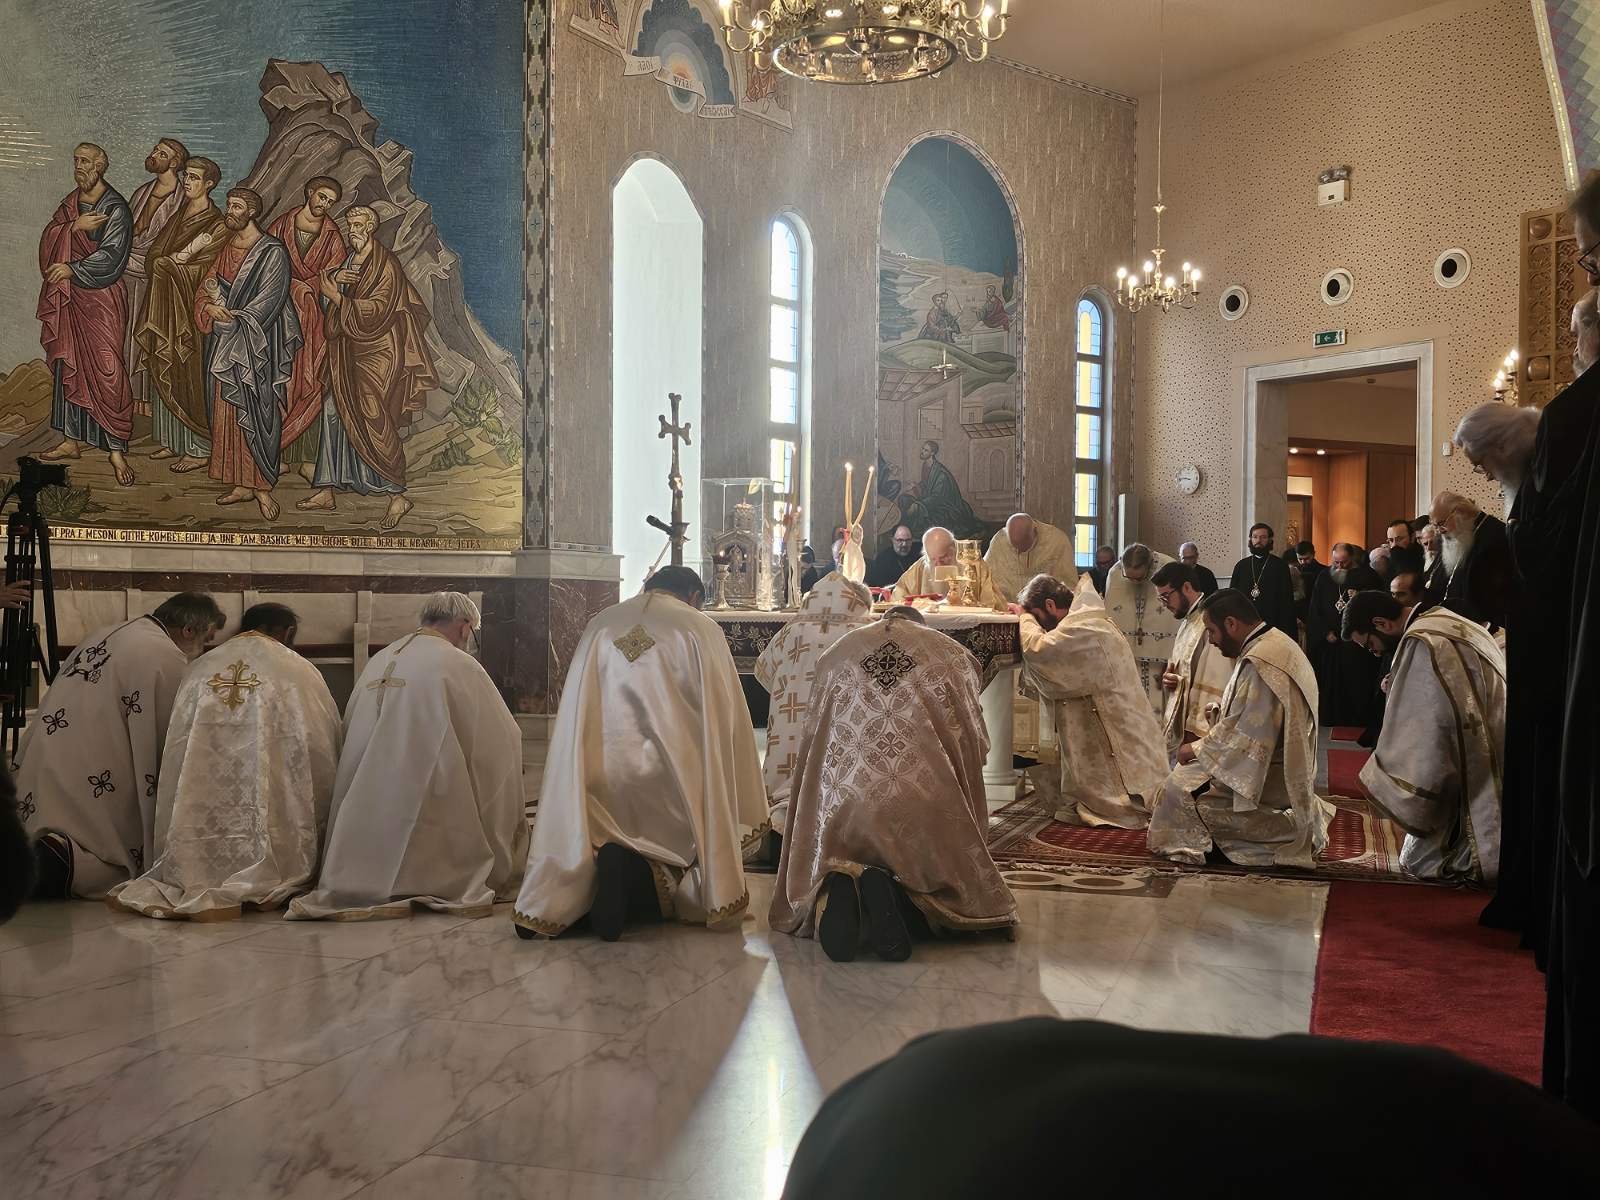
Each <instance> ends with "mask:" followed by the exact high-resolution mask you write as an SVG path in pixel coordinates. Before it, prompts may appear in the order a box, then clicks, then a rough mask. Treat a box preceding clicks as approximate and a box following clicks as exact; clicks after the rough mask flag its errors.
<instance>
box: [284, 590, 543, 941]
mask: <svg viewBox="0 0 1600 1200" xmlns="http://www.w3.org/2000/svg"><path fill="white" fill-rule="evenodd" d="M482 623H483V618H482V616H481V614H480V613H479V612H478V606H477V605H476V604H474V603H473V602H472V600H471V599H470V598H469V597H467V596H463V595H462V594H461V593H460V592H435V593H434V594H433V595H432V596H430V597H428V599H427V600H426V601H425V602H424V604H423V606H422V618H421V625H420V627H419V628H418V629H417V631H416V632H415V633H411V634H408V635H407V636H405V637H403V638H401V639H400V640H399V641H397V642H394V643H392V644H391V645H389V646H386V647H385V648H384V649H383V650H381V651H379V652H378V653H377V654H375V655H373V656H372V659H371V661H370V662H368V663H367V668H366V670H365V671H363V672H362V673H361V678H360V679H358V680H357V681H356V686H355V690H354V691H353V692H352V693H351V695H350V702H349V703H348V704H347V705H346V706H345V714H344V750H343V751H342V753H341V754H340V755H339V772H338V776H337V778H336V779H335V781H334V786H333V802H332V806H331V811H330V813H329V817H328V833H327V839H326V842H325V850H324V852H323V855H322V877H321V879H320V881H319V882H318V885H317V889H316V890H315V891H313V892H311V893H309V894H307V895H304V896H301V897H299V898H297V899H295V900H293V901H291V902H290V904H289V911H288V913H287V914H285V915H286V917H287V918H288V919H290V920H316V919H320V918H324V917H332V918H335V919H338V920H347V921H348V920H365V919H368V918H375V917H406V916H410V915H411V912H412V908H413V906H414V905H415V906H420V907H423V908H431V909H435V910H437V911H439V912H446V913H453V914H455V915H456V916H461V917H486V916H489V915H490V913H491V911H492V908H493V905H494V903H495V901H497V900H509V899H510V898H511V897H512V896H513V895H515V894H516V889H517V884H518V883H519V882H520V880H521V878H522V866H523V855H524V851H525V848H526V846H527V837H528V821H527V817H526V815H525V801H524V799H523V791H522V733H521V731H520V730H519V729H518V728H517V722H516V719H515V718H513V717H512V715H511V712H510V710H509V709H507V708H506V704H505V701H504V700H503V699H501V697H500V693H499V692H498V691H497V690H496V689H495V686H494V683H493V681H491V680H490V678H489V675H488V672H486V671H485V670H484V669H483V667H482V666H481V665H480V664H479V663H478V660H477V659H476V658H474V657H473V656H472V655H471V654H469V653H468V652H467V647H468V646H469V645H471V644H473V642H474V641H475V640H476V638H477V635H478V629H479V627H480V626H481V625H482Z"/></svg>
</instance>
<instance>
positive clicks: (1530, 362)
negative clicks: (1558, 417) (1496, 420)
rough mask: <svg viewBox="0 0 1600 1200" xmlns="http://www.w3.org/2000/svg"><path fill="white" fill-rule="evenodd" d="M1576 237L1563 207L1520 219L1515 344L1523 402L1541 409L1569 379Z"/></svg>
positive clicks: (1576, 291)
mask: <svg viewBox="0 0 1600 1200" xmlns="http://www.w3.org/2000/svg"><path fill="white" fill-rule="evenodd" d="M1577 265H1578V239H1577V238H1576V237H1575V236H1574V235H1573V232H1572V216H1571V215H1570V214H1569V213H1568V212H1567V211H1566V209H1564V208H1552V209H1548V210H1547V211H1545V212H1538V213H1528V214H1526V215H1525V216H1524V217H1523V219H1522V288H1521V296H1522V305H1521V319H1520V323H1519V325H1518V327H1517V328H1518V333H1517V346H1518V348H1519V349H1520V350H1521V351H1522V366H1521V368H1520V370H1521V372H1522V388H1521V394H1520V397H1519V398H1520V399H1521V401H1522V403H1523V404H1531V405H1534V406H1535V407H1537V408H1543V407H1544V406H1545V405H1546V404H1549V403H1550V401H1551V400H1552V399H1553V398H1554V397H1555V394H1556V393H1557V392H1559V391H1560V390H1561V389H1562V388H1564V387H1566V386H1567V384H1569V383H1571V382H1572V350H1573V342H1574V340H1575V339H1574V338H1573V336H1572V306H1573V305H1574V304H1576V303H1577V301H1578V296H1579V295H1580V290H1579V283H1578V271H1577Z"/></svg>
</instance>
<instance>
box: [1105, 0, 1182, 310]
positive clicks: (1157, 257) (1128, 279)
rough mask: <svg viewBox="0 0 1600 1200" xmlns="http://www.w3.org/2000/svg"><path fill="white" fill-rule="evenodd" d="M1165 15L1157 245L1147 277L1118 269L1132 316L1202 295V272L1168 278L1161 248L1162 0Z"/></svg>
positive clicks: (1121, 294) (1160, 107) (1122, 300)
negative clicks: (1146, 309) (1163, 271)
mask: <svg viewBox="0 0 1600 1200" xmlns="http://www.w3.org/2000/svg"><path fill="white" fill-rule="evenodd" d="M1160 11H1161V16H1160V26H1159V32H1158V33H1157V36H1156V44H1157V47H1158V53H1159V55H1160V66H1159V68H1158V70H1159V72H1160V73H1159V74H1158V76H1157V83H1156V203H1155V211H1156V244H1155V245H1154V246H1153V247H1152V248H1151V250H1150V255H1151V257H1150V259H1149V261H1147V262H1146V263H1145V264H1144V273H1143V278H1142V279H1141V278H1140V274H1139V272H1137V271H1130V270H1128V268H1127V267H1118V268H1117V303H1118V304H1120V305H1121V306H1122V307H1123V308H1125V309H1127V310H1128V311H1129V312H1130V313H1136V312H1138V311H1139V310H1140V309H1141V308H1143V307H1145V305H1147V304H1156V305H1159V306H1160V307H1161V311H1162V312H1166V311H1168V310H1169V309H1170V308H1172V307H1173V306H1174V305H1176V306H1177V307H1179V308H1193V307H1194V304H1195V300H1196V299H1198V298H1199V295H1200V270H1199V268H1198V267H1195V266H1192V265H1191V264H1189V263H1184V264H1183V277H1182V278H1181V279H1179V278H1176V277H1174V276H1172V275H1164V274H1163V273H1162V268H1161V257H1162V255H1164V254H1165V253H1166V249H1165V248H1164V247H1163V246H1162V245H1161V214H1162V213H1164V212H1166V211H1167V206H1166V205H1165V204H1164V203H1162V200H1161V126H1162V118H1163V116H1164V115H1165V108H1166V99H1167V5H1166V0H1161V10H1160Z"/></svg>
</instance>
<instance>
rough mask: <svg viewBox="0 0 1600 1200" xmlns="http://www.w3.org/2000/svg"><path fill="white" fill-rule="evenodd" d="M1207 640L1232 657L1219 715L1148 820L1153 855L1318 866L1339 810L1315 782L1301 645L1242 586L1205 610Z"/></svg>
mask: <svg viewBox="0 0 1600 1200" xmlns="http://www.w3.org/2000/svg"><path fill="white" fill-rule="evenodd" d="M1200 612H1201V616H1202V618H1203V619H1204V621H1205V625H1206V636H1207V637H1208V638H1210V639H1211V644H1212V645H1213V646H1215V647H1217V649H1219V650H1221V651H1222V653H1223V654H1224V655H1226V656H1227V657H1228V658H1230V659H1232V660H1234V668H1233V675H1232V676H1231V677H1230V678H1229V680H1228V686H1227V688H1226V689H1225V690H1224V691H1223V694H1222V713H1221V716H1219V717H1218V718H1217V720H1216V722H1215V723H1214V724H1213V725H1212V726H1211V729H1210V730H1209V731H1208V732H1207V733H1206V735H1205V736H1204V737H1202V738H1200V739H1199V740H1198V741H1194V742H1189V743H1187V744H1186V745H1183V746H1180V747H1179V749H1178V753H1177V759H1178V765H1177V766H1175V767H1174V768H1173V770H1172V773H1171V774H1170V775H1168V776H1167V780H1166V782H1165V783H1164V784H1163V785H1162V788H1161V794H1160V798H1159V799H1158V800H1157V801H1156V805H1155V811H1154V812H1153V813H1152V814H1151V817H1150V834H1149V845H1150V851H1151V853H1153V854H1159V855H1162V856H1163V857H1166V858H1169V859H1172V860H1173V861H1174V862H1180V863H1187V864H1189V865H1191V866H1200V865H1202V864H1203V863H1204V862H1205V861H1206V855H1207V854H1209V853H1210V852H1211V851H1212V849H1213V848H1215V849H1216V850H1219V851H1220V852H1221V853H1222V854H1223V855H1224V856H1225V857H1226V858H1227V859H1228V861H1230V862H1232V863H1235V864H1237V865H1238V866H1241V867H1272V866H1279V867H1300V868H1303V869H1306V870H1309V869H1311V868H1312V867H1313V866H1314V865H1315V864H1316V857H1317V855H1318V854H1320V853H1321V852H1322V850H1323V849H1324V848H1325V847H1326V846H1327V844H1328V825H1329V823H1330V822H1331V821H1332V819H1333V813H1334V808H1333V805H1331V804H1329V803H1328V802H1327V801H1326V800H1323V799H1322V798H1321V797H1320V796H1318V795H1317V794H1316V792H1315V790H1314V788H1315V786H1316V778H1317V679H1316V676H1315V675H1314V674H1313V673H1312V670H1311V663H1310V662H1309V661H1308V660H1307V659H1306V655H1305V651H1303V650H1301V649H1300V644H1299V643H1298V642H1296V641H1295V640H1294V639H1292V638H1291V637H1289V635H1288V634H1286V633H1284V632H1283V631H1282V630H1280V629H1276V628H1273V627H1272V626H1270V625H1267V624H1265V623H1263V621H1262V620H1261V614H1260V612H1259V611H1257V609H1256V606H1255V605H1254V604H1253V603H1251V601H1250V597H1248V596H1246V595H1245V594H1244V593H1243V592H1241V591H1238V590H1237V589H1235V588H1223V589H1222V590H1221V591H1219V592H1213V593H1212V594H1211V595H1209V596H1207V597H1206V598H1205V599H1204V600H1203V601H1201V603H1200Z"/></svg>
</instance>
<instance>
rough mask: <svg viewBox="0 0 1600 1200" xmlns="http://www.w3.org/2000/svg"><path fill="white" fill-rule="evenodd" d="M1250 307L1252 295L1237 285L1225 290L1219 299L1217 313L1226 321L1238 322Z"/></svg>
mask: <svg viewBox="0 0 1600 1200" xmlns="http://www.w3.org/2000/svg"><path fill="white" fill-rule="evenodd" d="M1249 307H1250V293H1249V292H1247V291H1245V290H1244V289H1243V288H1242V287H1240V286H1239V285H1238V284H1237V283H1236V284H1234V285H1233V286H1232V287H1229V288H1224V289H1223V292H1222V295H1220V296H1218V297H1217V311H1218V312H1220V313H1221V314H1222V319H1223V320H1224V321H1237V320H1238V319H1239V318H1240V317H1242V316H1244V314H1245V310H1246V309H1248V308H1249Z"/></svg>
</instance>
